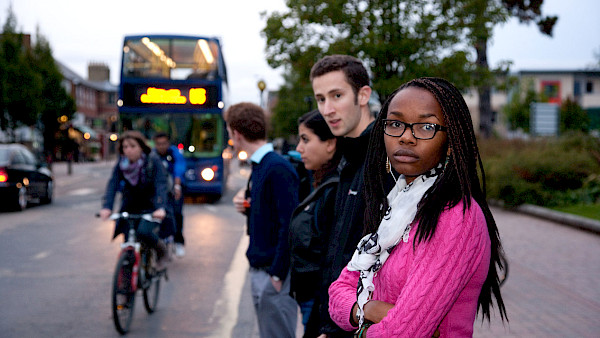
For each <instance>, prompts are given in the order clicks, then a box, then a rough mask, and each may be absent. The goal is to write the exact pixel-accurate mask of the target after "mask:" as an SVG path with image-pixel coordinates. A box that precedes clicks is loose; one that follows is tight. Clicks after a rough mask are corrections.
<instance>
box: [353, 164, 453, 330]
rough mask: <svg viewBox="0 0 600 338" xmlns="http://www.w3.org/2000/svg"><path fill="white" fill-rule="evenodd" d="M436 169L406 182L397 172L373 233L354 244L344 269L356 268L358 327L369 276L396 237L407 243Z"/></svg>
mask: <svg viewBox="0 0 600 338" xmlns="http://www.w3.org/2000/svg"><path fill="white" fill-rule="evenodd" d="M440 169H441V165H440V166H438V167H437V168H434V169H432V170H431V171H430V172H428V173H426V174H423V175H420V176H419V177H417V178H416V179H415V180H414V181H412V182H411V183H410V184H408V185H407V184H406V180H405V177H404V175H401V176H400V178H399V179H398V181H396V185H395V186H394V188H392V190H391V191H390V193H389V194H388V196H387V200H388V204H389V209H388V210H387V211H386V213H385V216H384V217H383V219H382V220H381V223H380V224H379V228H378V229H377V232H376V233H374V234H373V233H371V234H368V235H366V236H365V237H363V238H362V239H361V240H360V242H359V243H358V246H357V248H356V251H354V255H353V256H352V259H351V260H350V263H348V270H350V271H360V277H359V280H358V288H357V292H356V295H357V303H358V312H357V316H358V320H359V326H362V324H363V321H364V305H365V304H366V303H367V302H368V301H369V300H370V299H371V294H372V293H373V290H375V285H374V284H373V277H374V276H375V274H376V273H377V271H379V269H381V267H382V266H383V264H384V263H385V261H386V260H387V258H388V257H389V255H390V253H391V252H392V250H393V249H394V247H395V246H396V245H397V244H398V243H400V240H403V241H404V242H408V234H409V232H410V225H411V223H412V222H413V220H414V218H415V215H416V214H417V206H418V204H419V202H420V201H421V199H422V198H423V196H424V195H425V192H426V191H427V190H428V189H429V188H431V186H433V183H435V180H436V179H437V177H438V174H439V172H440Z"/></svg>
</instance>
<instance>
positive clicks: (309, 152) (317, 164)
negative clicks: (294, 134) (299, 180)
mask: <svg viewBox="0 0 600 338" xmlns="http://www.w3.org/2000/svg"><path fill="white" fill-rule="evenodd" d="M298 136H299V138H300V141H299V142H298V146H296V151H297V152H299V153H300V155H302V162H304V167H305V168H306V169H308V170H318V169H320V168H322V167H323V166H324V165H325V164H326V163H327V162H328V161H329V160H331V158H332V157H333V154H334V153H335V145H336V139H335V138H333V139H329V140H326V141H321V139H319V137H318V136H317V135H316V134H315V133H314V132H313V131H312V129H310V128H307V127H306V126H305V125H304V124H301V125H300V126H299V127H298Z"/></svg>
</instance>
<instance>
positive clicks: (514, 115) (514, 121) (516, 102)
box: [504, 82, 545, 132]
mask: <svg viewBox="0 0 600 338" xmlns="http://www.w3.org/2000/svg"><path fill="white" fill-rule="evenodd" d="M525 86H526V87H527V89H526V90H525V95H524V96H523V91H522V90H521V89H520V88H519V86H516V88H515V89H516V90H515V91H514V92H513V94H512V95H511V99H510V101H509V102H508V103H507V104H506V105H505V106H504V115H505V116H506V119H507V122H508V127H509V128H510V129H511V130H517V129H522V130H523V131H524V132H529V120H530V114H529V111H530V107H531V104H532V103H533V102H542V101H545V100H544V99H543V98H542V97H540V95H538V94H537V93H536V92H535V90H534V88H533V83H532V82H528V83H527V84H525Z"/></svg>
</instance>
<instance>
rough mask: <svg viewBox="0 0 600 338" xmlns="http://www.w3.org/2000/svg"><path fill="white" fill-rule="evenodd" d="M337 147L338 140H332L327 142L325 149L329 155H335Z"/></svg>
mask: <svg viewBox="0 0 600 338" xmlns="http://www.w3.org/2000/svg"><path fill="white" fill-rule="evenodd" d="M336 146H337V138H335V137H334V138H330V139H329V140H326V141H325V149H326V150H327V152H328V153H334V152H335V149H336Z"/></svg>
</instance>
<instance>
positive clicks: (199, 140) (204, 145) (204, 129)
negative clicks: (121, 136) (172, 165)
mask: <svg viewBox="0 0 600 338" xmlns="http://www.w3.org/2000/svg"><path fill="white" fill-rule="evenodd" d="M121 122H122V123H123V130H131V129H133V130H138V131H140V132H142V133H143V134H144V136H146V138H147V139H148V140H149V141H151V140H152V137H153V136H154V135H155V134H156V133H160V132H163V133H166V134H167V135H169V136H170V138H171V144H173V145H176V146H178V147H179V148H180V149H182V148H183V149H182V150H183V155H184V157H188V158H200V157H220V156H221V152H222V151H223V149H224V148H225V145H224V140H225V135H224V132H225V127H224V122H223V118H222V117H221V114H189V113H176V114H168V113H167V114H164V113H163V114H143V116H140V115H139V114H121Z"/></svg>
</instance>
